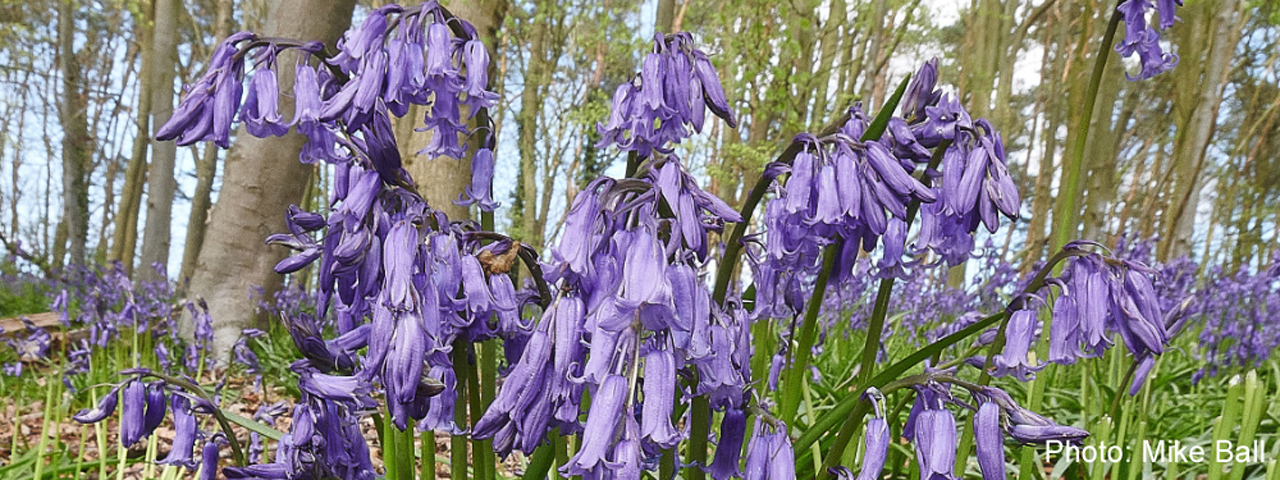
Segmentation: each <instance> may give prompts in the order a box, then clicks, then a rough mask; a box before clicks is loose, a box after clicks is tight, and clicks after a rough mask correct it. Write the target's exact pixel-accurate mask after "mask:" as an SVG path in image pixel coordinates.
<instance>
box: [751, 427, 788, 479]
mask: <svg viewBox="0 0 1280 480" xmlns="http://www.w3.org/2000/svg"><path fill="white" fill-rule="evenodd" d="M795 468H796V465H795V452H794V451H793V450H792V449H791V437H789V436H787V427H786V426H784V425H776V426H768V425H766V424H765V422H764V421H763V420H760V419H756V426H755V430H754V432H753V433H752V435H751V442H750V443H748V444H747V463H746V468H745V469H744V471H743V474H742V478H743V479H744V480H792V479H794V478H795V476H796V472H795Z"/></svg>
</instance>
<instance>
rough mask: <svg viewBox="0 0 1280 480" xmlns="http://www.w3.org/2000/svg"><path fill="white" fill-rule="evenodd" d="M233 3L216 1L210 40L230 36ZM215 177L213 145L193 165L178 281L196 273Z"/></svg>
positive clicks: (215, 160)
mask: <svg viewBox="0 0 1280 480" xmlns="http://www.w3.org/2000/svg"><path fill="white" fill-rule="evenodd" d="M232 3H233V2H232V0H218V16H217V20H216V21H215V23H214V28H213V36H214V38H217V39H223V38H226V37H227V36H228V35H230V34H231V7H232ZM217 175H218V147H216V146H214V145H213V144H209V145H206V146H205V150H204V155H202V156H201V157H200V158H199V160H197V161H196V191H195V193H194V194H193V195H192V196H191V216H190V217H189V218H188V220H187V238H186V241H185V242H183V247H182V270H181V271H180V273H179V274H178V281H179V282H185V281H187V280H190V279H191V274H192V273H193V272H194V271H195V267H196V261H197V259H198V258H199V256H200V249H201V247H202V246H203V245H204V232H205V226H206V221H207V220H208V219H209V207H210V205H212V202H211V197H212V195H213V179H214V177H216V176H217Z"/></svg>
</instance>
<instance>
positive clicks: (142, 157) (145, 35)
mask: <svg viewBox="0 0 1280 480" xmlns="http://www.w3.org/2000/svg"><path fill="white" fill-rule="evenodd" d="M152 7H154V3H152V2H143V4H142V12H141V17H142V18H140V19H139V20H140V21H139V22H137V23H138V25H137V27H136V28H137V35H138V50H139V52H140V54H141V57H142V67H141V68H140V69H139V74H138V97H137V101H138V109H137V115H136V118H137V121H136V122H135V126H136V127H137V134H136V135H135V136H134V138H133V153H132V155H131V156H130V157H129V166H128V167H127V168H125V173H124V186H123V187H121V189H120V200H119V203H117V207H116V217H115V222H114V223H115V231H114V232H113V233H112V239H111V252H110V253H109V254H108V255H107V260H110V261H118V262H120V263H121V265H123V266H124V270H125V273H126V274H128V275H133V255H134V250H135V247H137V241H138V212H139V210H141V209H140V208H139V207H140V206H141V205H142V185H143V184H144V183H146V175H147V145H148V144H149V143H151V116H150V115H149V112H150V111H151V85H152V84H151V70H152V69H153V67H152V64H153V63H155V62H154V61H153V60H152V57H153V55H152V50H151V49H152V43H153V42H152V36H153V34H154V31H155V26H154V24H153V22H152V21H151V19H152V18H153V17H154V14H155V12H154V11H152Z"/></svg>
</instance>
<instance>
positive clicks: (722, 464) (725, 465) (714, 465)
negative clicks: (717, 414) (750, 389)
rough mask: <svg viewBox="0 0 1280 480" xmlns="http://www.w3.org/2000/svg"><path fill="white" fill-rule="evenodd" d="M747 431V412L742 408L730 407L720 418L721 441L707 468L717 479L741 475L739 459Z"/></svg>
mask: <svg viewBox="0 0 1280 480" xmlns="http://www.w3.org/2000/svg"><path fill="white" fill-rule="evenodd" d="M746 433H747V414H746V412H743V411H742V410H741V409H737V408H729V409H727V410H725V412H724V418H723V419H721V420H720V441H719V442H718V443H716V454H715V457H713V458H712V460H711V465H709V466H708V467H707V468H706V470H707V474H708V475H711V478H713V479H715V480H728V479H729V478H731V477H741V476H742V470H741V469H740V468H738V460H739V458H740V457H741V456H742V442H743V441H744V440H745V437H746Z"/></svg>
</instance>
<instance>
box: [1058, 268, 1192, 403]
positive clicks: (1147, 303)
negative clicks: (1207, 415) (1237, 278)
mask: <svg viewBox="0 0 1280 480" xmlns="http://www.w3.org/2000/svg"><path fill="white" fill-rule="evenodd" d="M1083 245H1085V244H1084V243H1081V242H1073V243H1072V244H1069V245H1067V247H1066V248H1067V249H1068V250H1080V249H1081V248H1082V246H1083ZM1158 275H1159V272H1157V271H1156V270H1154V269H1152V268H1151V267H1148V266H1147V265H1145V264H1143V263H1141V262H1138V261H1135V260H1125V259H1112V258H1106V257H1103V256H1102V255H1100V254H1098V253H1081V254H1080V255H1078V256H1075V257H1074V258H1072V259H1071V260H1070V263H1069V264H1068V265H1067V267H1066V268H1065V269H1064V271H1063V276H1062V278H1061V279H1059V280H1056V281H1054V282H1052V283H1053V284H1055V285H1058V286H1059V288H1060V290H1061V295H1060V296H1059V299H1058V305H1055V307H1054V326H1053V327H1052V328H1050V332H1049V342H1050V344H1049V345H1050V355H1049V360H1050V361H1052V362H1056V363H1064V364H1069V363H1073V362H1074V361H1075V359H1076V358H1077V357H1079V356H1098V355H1101V354H1102V353H1103V352H1104V351H1105V350H1106V349H1107V348H1108V347H1110V345H1111V343H1112V342H1111V339H1110V334H1111V333H1117V334H1119V336H1120V338H1121V340H1122V341H1123V342H1124V345H1125V347H1126V348H1127V349H1128V350H1129V353H1130V354H1131V355H1132V356H1133V359H1134V362H1137V363H1138V364H1139V365H1140V368H1138V369H1137V370H1136V372H1135V373H1137V374H1136V375H1135V376H1134V380H1133V384H1132V385H1131V387H1130V391H1131V392H1132V394H1136V393H1137V390H1138V388H1139V387H1140V386H1141V385H1142V384H1143V382H1144V381H1145V379H1146V373H1147V372H1148V371H1149V368H1150V367H1151V366H1152V364H1153V362H1154V359H1153V357H1154V356H1156V355H1160V354H1162V353H1164V350H1165V347H1166V346H1167V345H1168V343H1169V341H1170V340H1171V338H1172V337H1173V335H1176V334H1177V333H1178V332H1179V331H1180V330H1181V329H1182V327H1181V326H1182V325H1183V318H1184V317H1185V316H1186V315H1187V313H1188V311H1187V310H1188V308H1187V307H1188V306H1189V305H1190V302H1188V301H1182V302H1178V303H1172V304H1171V305H1170V306H1169V308H1167V309H1165V308H1162V305H1161V301H1160V300H1159V298H1158V297H1157V294H1156V291H1155V285H1154V283H1153V278H1156V277H1158ZM1073 307H1074V308H1073ZM1059 320H1061V321H1059Z"/></svg>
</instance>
